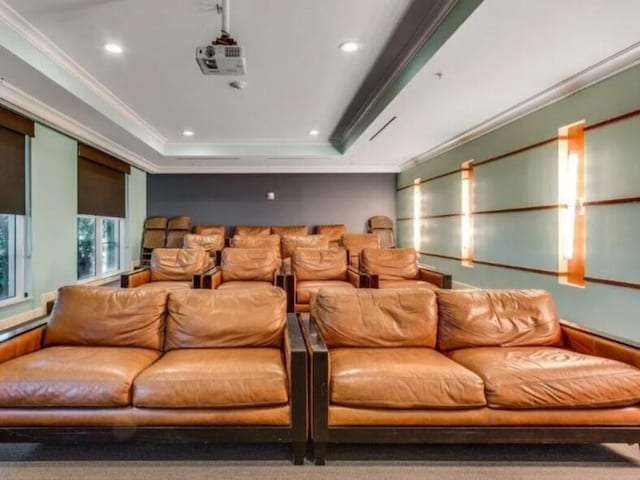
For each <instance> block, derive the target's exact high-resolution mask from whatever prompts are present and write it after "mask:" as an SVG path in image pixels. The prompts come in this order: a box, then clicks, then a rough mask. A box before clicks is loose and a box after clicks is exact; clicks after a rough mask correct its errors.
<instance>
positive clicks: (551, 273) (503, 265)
mask: <svg viewBox="0 0 640 480" xmlns="http://www.w3.org/2000/svg"><path fill="white" fill-rule="evenodd" d="M473 263H474V265H475V264H478V265H486V266H488V267H498V268H508V269H509V270H518V271H520V272H529V273H538V274H540V275H549V276H553V277H557V276H559V275H562V274H563V272H558V271H555V270H543V269H541V268H531V267H521V266H518V265H509V264H506V263H497V262H486V261H484V260H476V259H473Z"/></svg>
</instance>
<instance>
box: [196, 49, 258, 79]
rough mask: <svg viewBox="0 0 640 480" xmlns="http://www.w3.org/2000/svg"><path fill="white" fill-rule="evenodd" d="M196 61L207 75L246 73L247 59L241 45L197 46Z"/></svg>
mask: <svg viewBox="0 0 640 480" xmlns="http://www.w3.org/2000/svg"><path fill="white" fill-rule="evenodd" d="M196 62H198V65H200V70H202V73H204V74H205V75H244V73H245V71H246V61H245V58H244V55H243V53H242V47H240V46H239V45H207V46H206V47H198V48H196Z"/></svg>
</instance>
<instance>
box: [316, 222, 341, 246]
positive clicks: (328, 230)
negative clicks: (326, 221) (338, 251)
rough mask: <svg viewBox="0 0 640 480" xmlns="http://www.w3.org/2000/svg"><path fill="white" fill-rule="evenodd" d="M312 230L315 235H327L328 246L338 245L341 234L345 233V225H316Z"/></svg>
mask: <svg viewBox="0 0 640 480" xmlns="http://www.w3.org/2000/svg"><path fill="white" fill-rule="evenodd" d="M313 232H314V233H315V234H316V235H326V236H327V237H329V246H330V247H339V246H340V238H341V237H342V235H343V234H345V233H347V227H345V226H344V225H343V224H334V225H316V226H315V229H314V230H313Z"/></svg>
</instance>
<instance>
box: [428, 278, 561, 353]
mask: <svg viewBox="0 0 640 480" xmlns="http://www.w3.org/2000/svg"><path fill="white" fill-rule="evenodd" d="M437 295H438V309H439V311H440V322H439V327H438V328H439V329H438V350H441V351H446V350H454V349H456V348H467V347H493V346H496V347H497V346H502V347H515V346H524V345H556V346H560V345H562V332H561V330H560V323H559V322H558V316H557V314H556V308H555V305H554V304H553V300H552V298H551V295H549V293H547V292H545V291H543V290H438V291H437Z"/></svg>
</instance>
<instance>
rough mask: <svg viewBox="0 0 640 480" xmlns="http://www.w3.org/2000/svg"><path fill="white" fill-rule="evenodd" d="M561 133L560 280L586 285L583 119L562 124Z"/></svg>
mask: <svg viewBox="0 0 640 480" xmlns="http://www.w3.org/2000/svg"><path fill="white" fill-rule="evenodd" d="M558 133H559V142H558V145H559V146H558V148H559V155H558V199H559V201H560V205H561V208H560V210H559V215H558V222H559V224H558V235H559V238H558V247H559V248H558V249H559V255H558V266H559V270H560V278H559V281H560V283H565V284H568V285H574V286H584V284H585V282H584V274H585V249H586V246H585V218H584V211H583V207H582V202H583V199H584V192H585V152H584V122H579V123H576V124H572V125H568V126H566V127H563V128H561V129H560V130H559V132H558Z"/></svg>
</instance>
